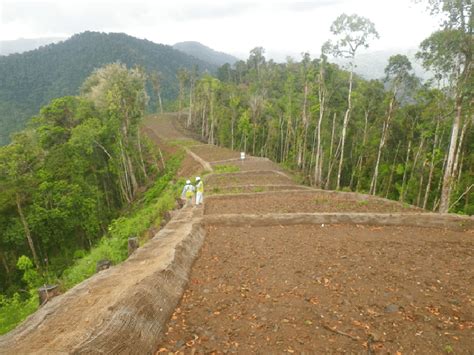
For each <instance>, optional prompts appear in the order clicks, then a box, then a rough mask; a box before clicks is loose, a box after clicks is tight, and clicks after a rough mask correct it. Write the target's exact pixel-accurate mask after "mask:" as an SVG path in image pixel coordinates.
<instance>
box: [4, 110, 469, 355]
mask: <svg viewBox="0 0 474 355" xmlns="http://www.w3.org/2000/svg"><path fill="white" fill-rule="evenodd" d="M175 123H176V116H172V115H167V116H164V117H150V118H149V119H148V120H146V122H145V125H146V126H147V128H148V129H150V130H152V131H153V133H154V134H155V135H156V137H158V138H159V139H158V141H163V142H166V141H168V142H169V143H170V144H171V143H172V142H174V143H173V144H177V143H176V140H177V139H178V141H179V145H180V146H183V147H186V148H185V149H186V151H187V153H188V155H190V154H191V153H192V154H194V155H196V156H198V157H199V158H200V159H201V160H203V161H205V162H207V163H208V164H210V165H211V166H212V169H213V172H211V173H210V174H206V175H205V177H204V182H205V186H206V190H205V191H206V197H205V205H204V208H202V207H196V208H193V207H185V208H183V209H181V210H180V211H178V212H177V213H176V214H175V215H174V217H173V218H172V219H171V220H170V221H169V222H168V224H166V225H165V226H164V228H163V229H162V230H161V231H160V232H158V233H157V235H156V236H155V238H153V239H152V240H151V241H149V242H148V243H147V244H145V245H144V246H142V247H141V248H139V249H138V250H137V251H135V252H134V254H132V256H131V257H130V258H129V259H128V260H127V261H125V262H124V263H123V264H120V265H118V266H114V267H112V268H111V269H109V270H106V271H102V272H100V273H98V274H97V275H94V276H93V277H91V278H90V279H89V280H87V281H84V282H83V283H81V284H79V285H77V286H76V287H75V288H73V289H71V290H69V291H68V292H67V293H65V294H63V295H61V296H58V297H57V298H55V299H53V300H52V301H51V302H48V303H47V304H46V305H44V306H43V307H42V308H41V309H40V310H39V311H38V312H37V313H35V314H34V315H32V316H31V317H30V318H29V319H27V320H26V321H25V322H24V323H23V324H22V325H20V326H19V327H18V328H17V329H16V330H14V331H12V332H11V333H9V334H6V335H4V336H2V337H0V354H2V353H6V354H10V353H18V354H22V353H32V352H34V353H39V354H50V353H62V352H73V353H103V354H115V353H133V354H135V353H137V354H138V353H155V352H157V353H169V352H179V353H181V352H186V353H188V352H189V353H195V352H197V353H207V352H216V351H218V352H239V353H254V352H255V351H256V349H258V350H259V351H260V352H263V353H277V352H285V351H286V352H289V353H293V352H305V353H335V352H338V351H340V349H347V350H349V351H350V352H352V353H362V352H364V353H365V352H369V353H376V351H379V352H382V351H383V352H385V353H396V352H397V351H399V352H402V351H403V350H406V349H415V350H418V349H419V350H420V351H421V350H424V351H425V352H429V353H438V352H439V351H438V350H439V349H443V348H444V347H445V344H448V343H452V340H451V339H453V338H452V337H456V338H455V339H456V342H455V343H454V345H453V347H454V349H455V351H456V352H459V353H468V352H469V349H470V348H472V346H471V345H472V342H471V341H470V339H471V338H472V337H470V336H469V334H470V333H472V332H470V329H471V328H470V327H471V323H472V322H470V314H472V308H473V307H472V305H471V304H470V303H469V297H470V293H469V291H470V290H469V285H470V284H469V280H470V278H472V271H471V270H474V269H473V265H472V258H471V256H472V251H471V250H473V248H472V244H473V242H472V238H471V233H472V231H473V228H474V219H473V218H470V217H465V216H456V215H440V214H432V213H420V211H419V210H417V209H413V208H410V207H409V206H405V205H404V204H401V203H398V202H394V201H389V200H386V199H382V198H378V197H374V196H368V195H361V194H355V193H346V192H336V191H327V190H317V189H312V188H309V187H305V186H302V185H298V184H296V183H295V182H294V181H293V180H292V179H291V178H290V177H289V176H288V175H287V174H286V173H285V172H284V171H281V169H280V168H279V167H278V166H277V165H276V164H274V163H273V162H271V161H269V160H268V159H265V158H258V157H251V156H249V157H247V158H246V160H245V161H241V160H240V158H239V152H235V151H231V150H229V149H225V148H219V147H216V146H211V145H205V144H202V143H200V142H197V141H193V140H191V139H189V137H187V136H185V135H182V131H183V129H182V128H181V127H179V126H178V125H176V124H175ZM229 171H232V172H229ZM195 173H196V171H195V170H194V171H192V172H190V173H189V176H194V174H195ZM221 192H224V194H221ZM301 202H305V204H302V203H301ZM310 204H311V205H312V206H317V207H318V209H319V210H318V211H316V212H314V213H306V212H305V206H309V205H310ZM261 207H265V208H266V210H265V211H263V210H262V209H261ZM302 207H303V208H302ZM355 211H357V213H354V212H355ZM395 211H396V213H393V212H395ZM461 225H462V227H461ZM420 226H422V227H420ZM440 226H441V228H440ZM201 245H202V247H201ZM427 245H429V248H427V247H426V246H427ZM466 256H467V257H466ZM195 258H196V261H195V264H194V267H192V265H193V262H194V259H195ZM427 260H429V263H430V265H429V266H430V267H429V268H426V262H427ZM191 267H192V269H191ZM124 275H126V276H125V277H124ZM183 292H184V295H183V297H181V295H182V294H183ZM453 295H455V298H453V297H454V296H453ZM180 299H181V301H180V303H179V304H178V302H179V300H180ZM460 304H462V305H463V307H459V305H460ZM175 306H177V307H176V308H174V307H175ZM173 310H174V314H173ZM71 320H73V321H71ZM440 330H442V334H439V331H440ZM444 330H449V332H444ZM420 335H423V336H420ZM367 350H368V351H367Z"/></svg>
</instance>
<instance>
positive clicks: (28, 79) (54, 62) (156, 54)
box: [0, 32, 217, 145]
mask: <svg viewBox="0 0 474 355" xmlns="http://www.w3.org/2000/svg"><path fill="white" fill-rule="evenodd" d="M118 61H119V62H122V63H124V64H126V65H127V66H129V67H132V66H135V65H139V66H142V67H144V68H145V70H146V71H147V72H150V71H159V72H160V73H161V75H162V82H161V88H162V97H163V99H165V100H166V99H172V98H174V97H175V96H176V93H177V82H176V72H177V70H178V69H179V68H181V67H184V68H188V69H191V68H192V67H193V66H195V65H196V66H198V68H199V70H200V71H205V70H207V71H211V72H213V71H215V70H216V68H217V67H216V66H215V65H213V64H210V63H207V62H204V61H202V60H199V59H196V58H194V57H192V56H189V55H187V54H185V53H182V52H180V51H177V50H175V49H173V48H172V47H171V46H166V45H162V44H156V43H153V42H150V41H148V40H141V39H137V38H134V37H131V36H128V35H126V34H121V33H110V34H105V33H99V32H84V33H82V34H78V35H74V36H72V37H71V38H70V39H68V40H67V41H64V42H61V43H58V44H51V45H48V46H45V47H42V48H39V49H37V50H34V51H30V52H26V53H22V54H12V55H9V56H6V57H0V78H2V85H1V86H0V145H2V144H6V143H7V142H8V137H9V135H10V134H11V133H12V132H15V131H17V130H19V129H21V128H23V127H24V125H25V123H26V121H27V120H28V119H29V118H30V117H31V116H32V115H34V114H36V113H37V111H38V110H39V108H40V107H41V106H43V105H45V104H46V103H47V102H48V101H49V100H51V99H52V98H55V97H60V96H65V95H74V94H76V93H78V90H79V86H80V85H81V83H82V82H84V80H85V79H86V78H87V77H88V76H89V75H90V74H91V72H92V71H93V70H94V69H96V68H99V67H102V66H104V65H105V64H108V63H112V62H118ZM149 89H151V86H150V87H149ZM149 94H150V96H151V106H152V107H154V105H155V104H154V103H155V99H154V97H153V95H152V93H151V90H149Z"/></svg>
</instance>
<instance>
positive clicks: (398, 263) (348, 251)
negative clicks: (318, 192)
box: [158, 225, 474, 354]
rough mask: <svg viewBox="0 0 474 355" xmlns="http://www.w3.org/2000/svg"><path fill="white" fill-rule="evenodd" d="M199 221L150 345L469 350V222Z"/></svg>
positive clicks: (473, 276)
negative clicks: (189, 267)
mask: <svg viewBox="0 0 474 355" xmlns="http://www.w3.org/2000/svg"><path fill="white" fill-rule="evenodd" d="M207 229H208V234H207V237H206V239H205V242H204V245H203V248H202V250H201V254H200V256H199V258H198V259H197V260H196V262H195V265H194V267H193V271H192V273H191V276H190V282H189V287H188V289H187V291H186V292H185V294H184V296H183V298H182V300H181V303H180V305H179V306H178V308H177V309H176V310H175V312H174V314H173V316H172V318H171V320H170V322H169V323H168V327H167V331H166V334H165V338H164V339H163V341H162V343H161V344H160V346H159V349H158V351H159V352H164V353H166V352H168V351H184V352H185V353H193V352H194V351H197V352H198V353H202V352H206V353H207V352H213V351H217V352H219V353H222V352H228V351H229V352H238V353H242V354H248V353H255V352H257V353H281V352H289V353H292V352H296V353H300V352H306V353H335V352H349V353H375V352H377V353H387V352H389V353H392V354H395V353H396V352H397V351H399V352H400V353H411V352H413V351H415V350H417V351H419V352H420V353H425V354H433V353H443V352H451V351H454V353H459V354H468V353H470V352H472V350H473V349H474V332H473V325H474V319H473V312H474V305H473V299H472V291H473V286H472V285H473V284H474V259H473V255H474V251H473V250H474V249H473V246H474V245H473V244H474V242H473V234H472V231H471V232H463V233H461V232H453V231H447V230H440V229H430V228H406V227H370V226H347V225H324V226H290V227H284V226H281V227H253V228H249V227H216V226H208V227H207Z"/></svg>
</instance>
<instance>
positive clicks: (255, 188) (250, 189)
mask: <svg viewBox="0 0 474 355" xmlns="http://www.w3.org/2000/svg"><path fill="white" fill-rule="evenodd" d="M289 190H292V191H306V189H305V188H304V187H303V186H299V185H244V186H225V187H224V186H223V187H210V188H208V189H207V193H206V194H207V195H211V196H212V195H218V194H219V195H221V194H242V193H258V192H268V191H289Z"/></svg>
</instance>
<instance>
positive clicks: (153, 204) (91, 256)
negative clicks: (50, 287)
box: [0, 154, 183, 334]
mask: <svg viewBox="0 0 474 355" xmlns="http://www.w3.org/2000/svg"><path fill="white" fill-rule="evenodd" d="M182 158H183V156H182V154H180V155H177V156H175V157H173V158H171V159H169V160H168V161H167V164H166V171H165V173H164V174H163V175H162V176H160V177H159V178H158V179H157V180H156V182H155V183H154V184H153V186H152V187H151V188H149V189H148V190H147V191H146V192H145V193H144V194H143V196H142V198H141V199H140V200H139V201H137V202H136V203H135V204H134V206H133V208H132V209H131V210H130V211H129V212H128V213H126V214H125V215H123V216H121V217H119V218H117V219H115V220H114V221H112V223H111V224H110V226H109V230H108V233H107V234H106V235H105V236H104V237H103V238H102V239H101V240H100V241H99V242H98V243H97V245H96V246H94V247H93V248H92V249H91V250H90V251H89V252H85V251H82V250H81V251H79V252H78V253H76V255H82V257H80V258H79V259H78V260H76V262H75V263H74V264H73V265H72V266H71V267H69V268H67V269H66V270H64V272H63V274H62V276H61V277H60V278H59V279H58V280H56V282H57V283H58V284H59V285H60V287H61V289H62V290H63V291H65V290H68V289H70V288H72V287H73V286H75V285H77V284H78V283H80V282H82V281H84V280H85V279H87V278H89V277H90V276H92V275H93V274H94V273H95V272H96V265H97V262H98V261H100V260H104V259H107V260H110V261H111V262H112V264H114V265H115V264H118V263H120V262H122V261H124V260H125V259H126V258H127V252H128V251H127V243H128V238H130V237H138V238H139V240H140V242H141V243H144V242H145V237H144V236H145V234H146V231H147V230H149V229H150V228H153V227H158V226H159V225H160V222H161V220H162V217H163V215H164V213H165V212H167V211H169V210H172V209H173V208H174V207H175V205H176V198H177V197H178V196H179V193H180V186H182V184H180V182H181V181H178V182H173V179H174V177H175V175H176V171H177V169H178V168H179V166H180V164H181V161H182ZM25 276H26V272H25ZM43 281H44V280H43V279H42V278H41V280H40V277H36V280H31V282H28V285H29V286H30V291H29V292H28V293H29V297H22V295H20V294H18V293H15V294H14V295H13V297H11V298H6V297H3V296H0V334H5V333H7V332H8V331H10V330H11V329H13V328H14V327H16V325H17V324H19V323H20V322H21V321H23V320H24V319H25V318H26V317H27V316H28V315H30V314H31V313H33V312H35V311H36V309H37V308H38V295H37V291H36V288H37V287H38V286H39V285H41V284H42V283H43ZM25 293H26V291H25Z"/></svg>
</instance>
